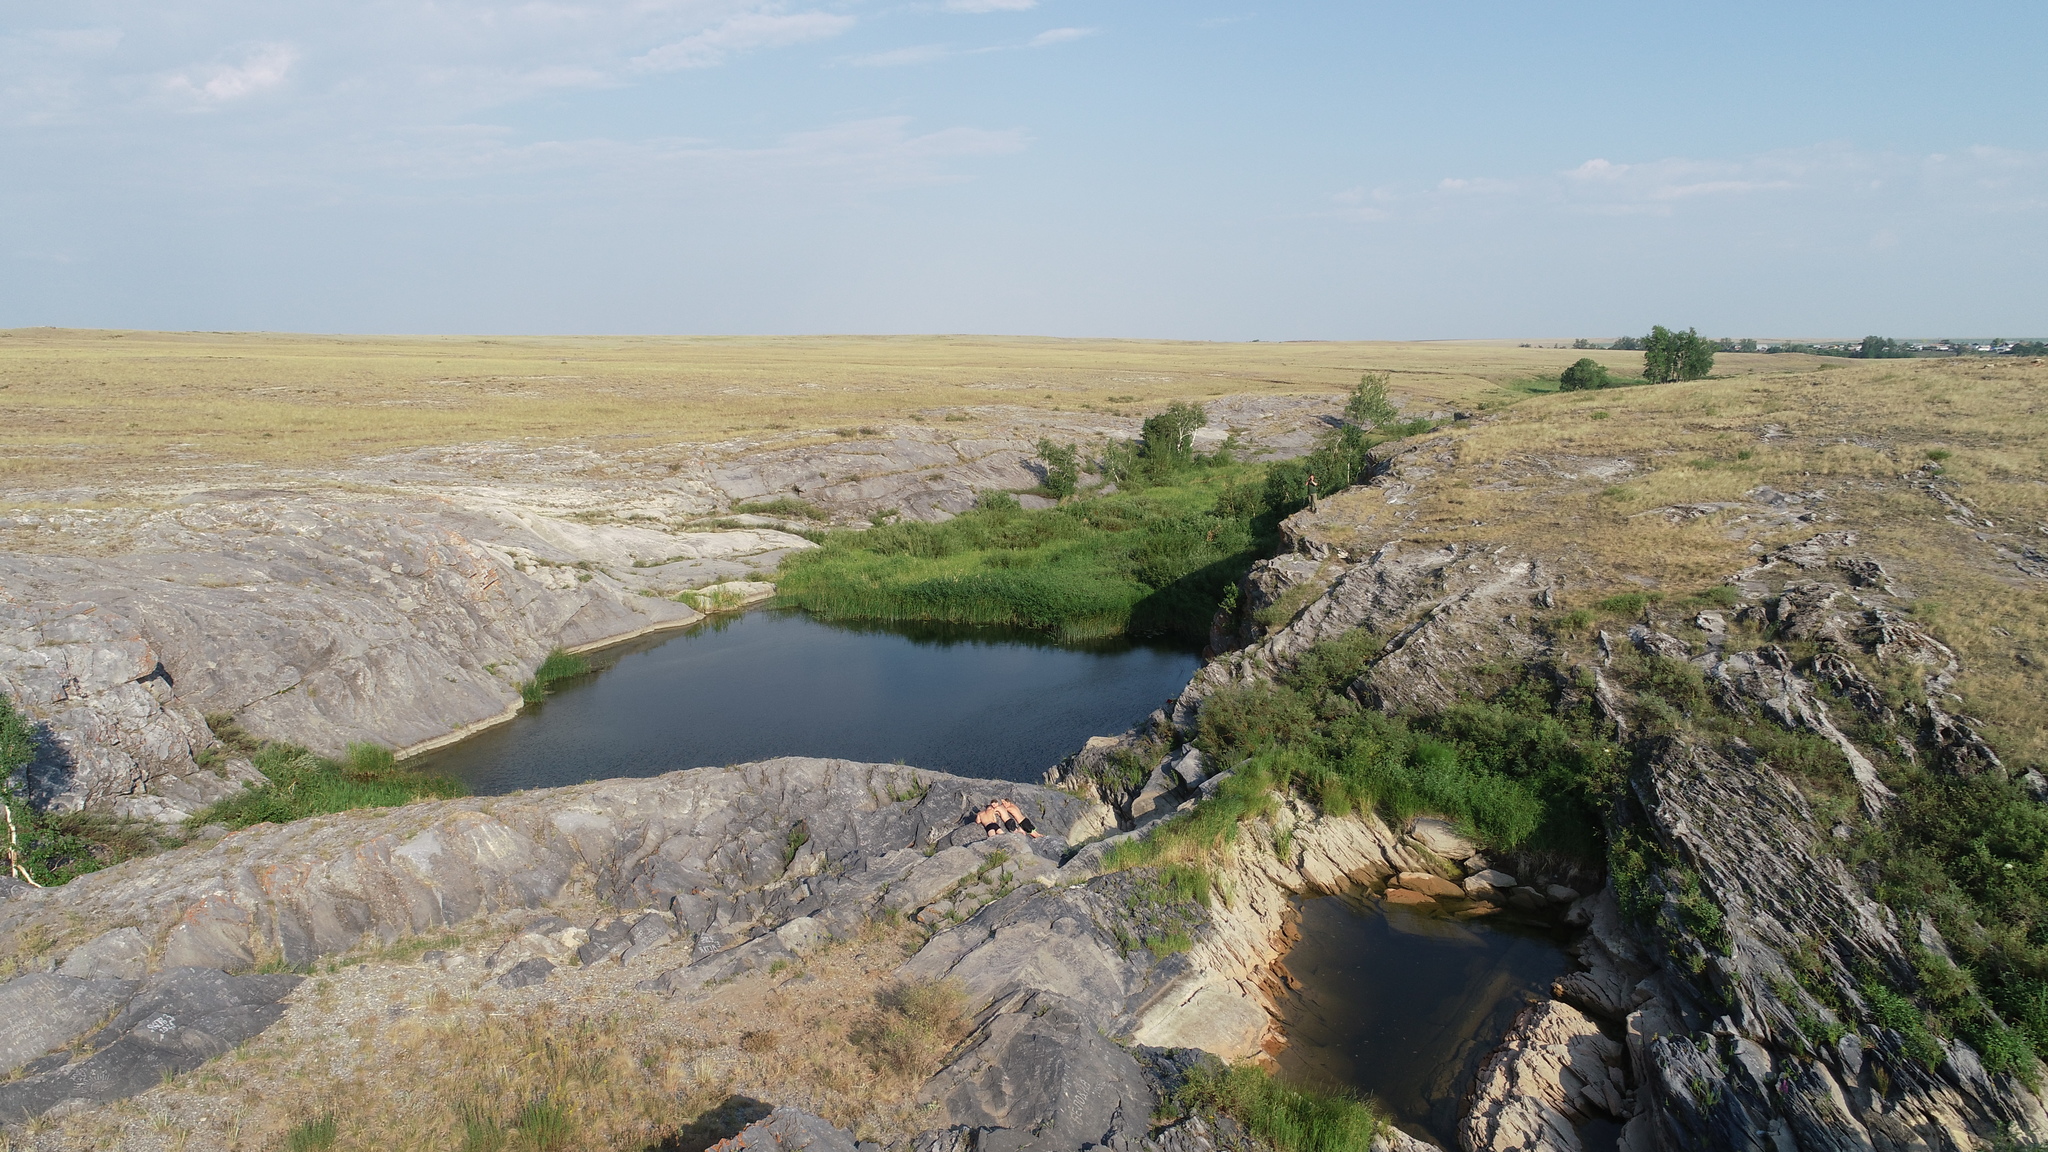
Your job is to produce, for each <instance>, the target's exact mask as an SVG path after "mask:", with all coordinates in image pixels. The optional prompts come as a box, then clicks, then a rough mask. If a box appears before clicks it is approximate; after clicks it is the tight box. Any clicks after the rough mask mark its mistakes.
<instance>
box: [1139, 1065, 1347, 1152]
mask: <svg viewBox="0 0 2048 1152" xmlns="http://www.w3.org/2000/svg"><path fill="white" fill-rule="evenodd" d="M1174 1103H1176V1104H1178V1105H1179V1106H1180V1107H1182V1108H1186V1109H1190V1110H1192V1109H1213V1110H1214V1111H1217V1112H1221V1113H1222V1114H1224V1115H1225V1116H1228V1117H1230V1118H1231V1119H1233V1120H1235V1121H1237V1122H1238V1123H1240V1124H1242V1125H1244V1126H1245V1128H1246V1129H1247V1130H1248V1131H1250V1132H1251V1133H1252V1134H1253V1135H1255V1136H1258V1137H1260V1138H1261V1139H1263V1140H1265V1141H1266V1142H1267V1143H1269V1144H1271V1145H1272V1146H1273V1147H1274V1148H1275V1149H1278V1152H1367V1150H1368V1149H1370V1148H1371V1147H1372V1139H1373V1137H1374V1136H1376V1135H1378V1133H1379V1131H1380V1125H1381V1123H1382V1121H1381V1120H1380V1118H1379V1116H1378V1115H1377V1114H1375V1113H1374V1112H1373V1110H1372V1107H1371V1106H1370V1105H1368V1104H1366V1103H1365V1102H1364V1101H1362V1100H1357V1099H1353V1098H1351V1097H1348V1096H1332V1095H1326V1094H1324V1093H1321V1092H1311V1091H1308V1090H1306V1089H1301V1088H1291V1087H1289V1086H1287V1085H1285V1084H1282V1083H1280V1082H1279V1081H1278V1080H1275V1079H1273V1078H1272V1077H1271V1076H1269V1075H1267V1073H1266V1072H1265V1070H1264V1069H1262V1068H1259V1067H1257V1066H1256V1065H1251V1064H1239V1065H1237V1066H1235V1067H1231V1068H1221V1067H1216V1066H1213V1065H1204V1066H1197V1067H1196V1068H1195V1069H1194V1070H1193V1071H1192V1072H1191V1073H1190V1074H1189V1075H1188V1080H1187V1083H1186V1084H1184V1085H1182V1087H1181V1089H1180V1091H1179V1092H1178V1093H1176V1094H1175V1098H1174Z"/></svg>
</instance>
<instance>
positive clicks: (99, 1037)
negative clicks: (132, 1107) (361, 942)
mask: <svg viewBox="0 0 2048 1152" xmlns="http://www.w3.org/2000/svg"><path fill="white" fill-rule="evenodd" d="M64 979H65V978H64V977H41V976H38V975H33V974H32V975H28V976H23V977H20V978H19V979H16V980H13V981H11V982H9V983H8V984H5V985H0V998H5V997H7V996H9V995H10V994H14V995H21V994H30V995H34V994H39V993H47V992H48V991H49V989H47V988H46V987H45V986H44V985H43V984H37V983H35V982H36V981H38V980H43V981H47V980H64ZM87 983H89V984H92V985H101V986H102V987H101V988H99V989H98V992H100V993H102V994H103V995H101V996H100V997H99V998H98V999H96V1000H95V1001H94V1005H93V1006H94V1007H96V1008H98V1009H99V1011H98V1012H97V1013H96V1014H94V1015H93V1016H92V1017H91V1019H90V1023H92V1024H98V1023H99V1022H100V1021H102V1020H106V1019H107V1016H108V1015H109V1014H110V1013H111V1014H112V1015H113V1019H112V1020H111V1021H109V1022H108V1023H107V1024H106V1026H105V1027H102V1028H100V1029H98V1030H97V1031H95V1032H92V1033H91V1034H90V1035H83V1036H82V1035H81V1032H82V1030H83V1028H84V1027H85V1026H84V1025H81V1024H80V1023H79V1020H80V1019H81V1018H79V1017H77V1016H67V1017H64V1018H63V1020H62V1023H63V1025H64V1027H63V1028H62V1029H61V1030H58V1031H52V1030H51V1028H50V1026H48V1025H45V1026H44V1027H42V1028H40V1029H38V1030H37V1031H36V1032H35V1034H34V1036H33V1037H32V1039H33V1041H34V1042H35V1043H36V1044H38V1045H41V1046H42V1047H45V1048H58V1047H63V1046H68V1045H70V1044H71V1043H73V1042H74V1041H75V1042H76V1044H77V1047H78V1049H79V1053H80V1055H79V1058H78V1059H76V1060H73V1059H71V1056H72V1054H71V1053H68V1052H58V1053H56V1054H54V1055H51V1056H48V1057H43V1058H40V1059H37V1060H35V1061H33V1062H29V1063H27V1065H26V1067H27V1070H28V1072H29V1074H28V1075H26V1076H23V1077H21V1078H19V1079H16V1080H11V1081H8V1082H6V1083H4V1084H0V1121H9V1122H12V1121H19V1120H22V1119H26V1118H29V1117H34V1116H40V1115H42V1114H43V1113H45V1112H48V1111H50V1110H51V1109H53V1108H56V1107H58V1106H60V1105H67V1104H99V1103H105V1102H106V1101H109V1100H118V1099H120V1098H122V1097H124V1096H133V1095H134V1094H136V1093H137V1092H142V1091H146V1090H147V1089H150V1088H153V1087H155V1086H156V1085H158V1084H161V1083H163V1080H164V1077H166V1076H169V1075H174V1074H177V1073H180V1072H189V1071H191V1070H192V1069H194V1068H197V1067H199V1066H200V1065H201V1064H204V1063H205V1062H206V1061H208V1060H211V1059H213V1058H214V1057H216V1056H220V1055H223V1054H225V1053H227V1052H229V1051H231V1050H232V1049H233V1048H234V1047H235V1046H236V1045H237V1044H240V1043H241V1042H242V1041H244V1040H247V1039H249V1038H250V1037H251V1036H254V1035H256V1034H257V1033H259V1032H261V1031H263V1030H264V1029H265V1028H268V1027H269V1026H270V1025H272V1024H274V1023H276V1022H277V1019H278V1017H280V1016H282V1015H283V1014H284V1008H283V1006H282V1005H280V1004H279V1003H278V1001H280V1000H282V999H283V998H284V997H285V996H286V995H288V994H289V993H290V992H291V990H292V989H293V988H295V987H296V986H297V985H298V983H299V977H297V976H293V975H289V974H271V975H251V976H230V975H228V974H226V973H224V972H221V971H219V970H218V969H213V968H166V969H164V970H163V971H161V972H158V973H157V974H156V975H154V976H152V977H151V978H150V979H149V980H148V981H147V982H146V983H144V984H142V985H141V986H140V989H139V990H138V989H137V987H136V985H134V984H133V983H130V982H126V981H90V982H87ZM113 985H120V987H119V988H115V987H112V986H113ZM66 999H67V1000H68V1001H75V999H76V997H75V995H74V996H73V997H69V998H66ZM116 1009H118V1011H115V1010H116ZM29 1018H33V1015H32V1014H31V1017H29ZM21 1020H24V1017H10V1018H9V1021H10V1023H9V1028H10V1030H12V1029H14V1028H15V1027H16V1024H15V1022H16V1021H21ZM17 1046H18V1045H17ZM17 1067H19V1065H17Z"/></svg>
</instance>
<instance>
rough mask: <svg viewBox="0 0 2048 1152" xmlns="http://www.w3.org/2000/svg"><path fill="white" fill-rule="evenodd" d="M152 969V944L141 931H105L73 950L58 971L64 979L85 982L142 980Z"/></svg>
mask: <svg viewBox="0 0 2048 1152" xmlns="http://www.w3.org/2000/svg"><path fill="white" fill-rule="evenodd" d="M148 969H149V941H147V940H144V939H143V938H142V931H141V929H138V928H116V929H114V930H113V931H112V932H103V933H101V934H100V935H98V936H95V937H94V938H93V939H92V940H91V941H90V942H88V943H86V944H83V945H81V946H79V947H78V948H75V949H73V950H72V952H71V955H69V956H67V957H65V958H64V964H63V966H62V967H60V968H58V969H57V974H58V975H60V976H76V977H80V978H82V979H92V978H95V977H97V978H100V979H106V980H140V979H142V977H143V976H144V975H145V974H146V973H147V972H148Z"/></svg>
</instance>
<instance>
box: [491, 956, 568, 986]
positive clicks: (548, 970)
mask: <svg viewBox="0 0 2048 1152" xmlns="http://www.w3.org/2000/svg"><path fill="white" fill-rule="evenodd" d="M554 970H555V966H554V965H553V964H550V963H548V962H547V961H546V960H542V959H540V958H538V957H535V958H534V959H532V960H521V961H520V962H519V963H517V964H514V965H513V966H512V967H511V968H510V969H508V970H506V972H505V974H504V975H502V976H500V977H498V987H500V988H531V987H533V986H534V985H535V984H543V983H546V982H547V978H548V976H549V975H551V974H552V973H553V972H554Z"/></svg>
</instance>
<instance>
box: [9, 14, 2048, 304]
mask: <svg viewBox="0 0 2048 1152" xmlns="http://www.w3.org/2000/svg"><path fill="white" fill-rule="evenodd" d="M2043 44H2048V5H2044V4H2042V3H2039V2H2037V0H2012V2H2009V3H2002V4H1990V3H1977V4H1972V3H1946V4H1940V5H1935V4H1897V3H1894V4H1885V3H1858V4H1848V3H1836V4H1820V3H1791V4H1786V3H1772V4H1762V3H1721V4H1714V5H1701V4H1691V5H1681V4H1673V3H1665V4H1652V3H1636V4H1625V3H1579V4H1549V5H1543V4H1531V3H1527V2H1521V3H1458V2H1438V3H1414V4H1407V5H1390V4H1377V3H1337V2H1331V3H1295V4H1271V3H1267V4H1236V3H1225V2H1221V0H1182V2H1179V3H1161V2H1144V0H1124V2H1113V0H1035V2H1034V0H923V2H918V3H889V2H887V0H876V2H866V0H809V2H806V0H790V2H787V3H774V2H763V0H635V2H618V3H614V2H605V0H539V2H532V3H494V2H490V0H433V2H428V0H352V2H349V3H325V2H300V3H290V4H286V3H279V2H277V0H268V2H263V3H257V2H252V0H148V2H143V0H81V2H76V3H69V4H65V5H62V6H57V5H29V4H11V5H7V6H6V7H5V8H4V9H0V327H11V326H19V325H34V324H60V325H77V326H92V327H116V326H119V327H147V328H179V329H184V328H200V329H271V330H297V331H337V332H458V331H459V332H1004V333H1037V334H1046V335H1074V336H1080V335H1109V336H1164V337H1187V338H1195V339H1220V340H1238V339H1250V338H1263V339H1295V338H1332V339H1337V338H1436V337H1481V336H1502V337H1507V336H1514V337H1556V336H1575V335H1587V336H1608V335H1613V334H1616V333H1621V332H1640V331H1642V330H1645V329H1646V328H1647V327H1648V326H1649V325H1651V324H1653V323H1664V324H1674V325H1680V326H1684V325H1696V326H1698V327H1699V328H1700V329H1701V331H1703V332H1707V333H1711V334H1714V335H1724V334H1725V335H1734V336H1740V335H1757V336H1775V335H1805V336H1829V335H1839V336H1849V337H1855V336H1862V335H1865V334H1868V333H1884V334H1895V335H1900V336H1908V335H1917V336H1941V335H1947V334H1951V333H1954V334H1973V335H1983V336H1989V335H2005V336H2022V335H2027V336H2048V65H2044V64H2043V63H2042V59H2041V57H2040V50H2041V45H2043Z"/></svg>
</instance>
